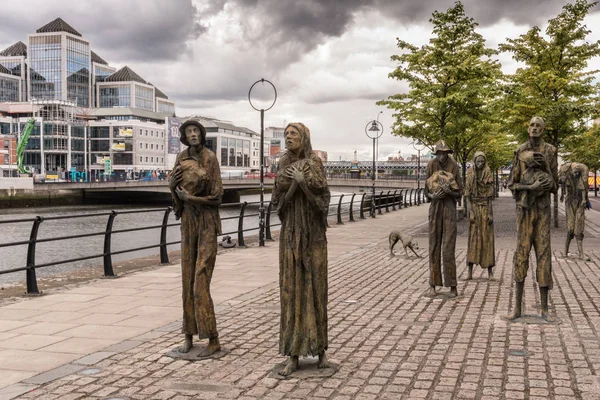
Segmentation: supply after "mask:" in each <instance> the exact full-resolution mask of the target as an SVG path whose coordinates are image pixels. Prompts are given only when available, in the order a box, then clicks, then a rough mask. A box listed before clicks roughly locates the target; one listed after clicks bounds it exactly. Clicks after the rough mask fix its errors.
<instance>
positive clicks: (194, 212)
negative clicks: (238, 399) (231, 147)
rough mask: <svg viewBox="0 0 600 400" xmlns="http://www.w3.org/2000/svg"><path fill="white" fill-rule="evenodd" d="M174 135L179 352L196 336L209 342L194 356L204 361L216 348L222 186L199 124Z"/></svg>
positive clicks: (172, 183)
mask: <svg viewBox="0 0 600 400" xmlns="http://www.w3.org/2000/svg"><path fill="white" fill-rule="evenodd" d="M179 131H180V132H181V138H180V140H181V142H182V143H183V144H185V145H186V146H189V147H188V148H187V149H185V150H183V151H182V152H181V153H179V154H178V155H177V161H176V162H175V166H174V168H173V171H172V172H171V175H170V177H169V187H170V189H171V193H172V195H173V203H174V207H173V209H174V211H175V216H176V218H177V219H179V218H181V271H182V281H183V333H184V334H185V343H184V345H183V346H182V347H181V348H180V349H179V351H180V352H182V353H188V352H189V351H190V349H191V348H192V337H193V335H198V338H199V339H208V340H209V342H208V346H207V347H206V349H204V350H202V351H200V352H199V353H198V356H200V357H205V356H209V355H211V354H213V353H216V352H217V351H219V350H221V345H220V343H219V334H218V332H217V321H216V318H215V309H214V305H213V301H212V298H211V296H210V281H211V279H212V275H213V270H214V268H215V261H216V258H217V235H220V234H221V219H220V217H219V205H220V204H221V199H222V197H223V185H222V182H221V173H220V169H219V162H218V160H217V157H216V155H215V153H213V152H212V151H211V150H209V149H208V148H206V147H205V144H206V129H204V126H203V125H202V124H201V123H200V122H199V121H197V120H194V119H190V120H187V121H185V122H184V123H183V124H182V125H181V127H180V128H179Z"/></svg>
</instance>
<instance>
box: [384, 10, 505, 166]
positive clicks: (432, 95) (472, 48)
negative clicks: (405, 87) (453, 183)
mask: <svg viewBox="0 0 600 400" xmlns="http://www.w3.org/2000/svg"><path fill="white" fill-rule="evenodd" d="M429 21H430V22H431V24H432V25H433V32H432V34H433V35H432V38H431V39H430V40H429V43H428V44H426V45H424V46H422V47H417V46H414V45H412V44H410V43H408V42H406V41H403V40H400V39H398V48H399V49H400V50H401V54H399V55H394V56H392V58H391V59H392V60H393V61H397V62H398V63H399V65H398V66H397V67H396V69H395V70H394V71H393V72H391V73H390V74H389V77H390V78H393V79H397V80H399V81H406V82H408V84H409V88H410V90H409V91H408V93H400V94H395V95H392V96H390V97H389V98H388V99H387V100H382V101H380V102H378V104H379V105H385V106H387V107H388V108H390V109H392V110H393V111H394V118H395V122H394V125H393V127H392V133H393V134H395V135H399V136H404V137H409V138H413V139H415V140H421V141H422V142H423V143H424V144H425V145H427V146H428V147H430V148H432V147H433V145H434V144H435V142H437V141H438V140H439V139H440V138H443V139H444V140H446V142H447V144H448V145H449V146H450V147H451V148H452V149H453V150H454V154H455V156H456V158H457V160H458V161H459V162H460V163H462V164H463V172H464V167H465V165H466V162H467V161H469V160H470V158H471V157H472V156H473V153H474V151H475V150H476V149H477V148H478V147H479V146H481V145H482V144H483V143H484V142H486V141H487V138H486V136H485V135H484V132H482V131H481V130H480V129H479V128H480V127H481V126H482V122H485V121H489V120H490V119H491V118H492V112H491V111H492V104H493V100H494V98H495V97H496V96H497V95H498V94H499V85H498V82H499V79H500V77H501V76H502V73H501V71H500V64H499V63H498V61H496V60H493V59H492V57H493V56H495V55H496V54H497V51H496V50H494V49H491V48H487V47H486V46H485V40H484V38H483V37H482V36H481V35H480V34H479V33H477V32H476V31H475V28H476V27H477V26H478V24H477V23H476V22H475V20H474V19H473V18H470V17H468V16H466V15H465V11H464V7H463V5H462V3H461V2H457V3H455V4H454V6H453V7H450V8H449V9H448V10H447V11H446V12H438V11H435V12H434V13H433V14H432V18H431V19H430V20H429Z"/></svg>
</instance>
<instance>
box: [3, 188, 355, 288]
mask: <svg viewBox="0 0 600 400" xmlns="http://www.w3.org/2000/svg"><path fill="white" fill-rule="evenodd" d="M340 194H341V193H332V199H331V207H330V213H335V212H336V210H337V203H338V201H339V195H340ZM346 195H348V194H346ZM269 200H270V194H267V195H265V202H268V201H269ZM349 200H350V197H348V196H346V197H344V198H343V200H342V202H343V203H346V202H348V201H349ZM241 201H242V202H244V201H246V202H248V203H250V204H249V205H248V206H247V208H246V211H245V215H246V216H247V217H245V218H244V229H249V228H257V227H258V216H257V215H256V214H258V212H259V210H258V201H259V196H258V195H250V196H242V198H241ZM359 207H360V196H359V195H358V194H357V196H356V197H355V200H354V203H353V210H354V212H355V218H358V212H359ZM165 208H166V207H156V206H151V207H143V206H139V205H135V206H116V205H109V206H98V205H89V206H85V205H84V206H65V207H39V208H22V209H7V210H0V221H6V220H15V219H34V218H35V217H36V216H42V217H44V218H49V217H57V216H65V215H89V214H105V215H96V216H89V217H82V218H71V219H57V220H55V219H49V220H44V221H43V222H42V223H41V225H40V227H39V231H38V239H47V238H58V237H64V236H72V235H82V234H91V233H99V232H104V231H105V230H106V224H107V221H108V214H109V213H110V212H111V211H112V210H115V211H118V212H127V211H131V210H146V212H144V213H122V214H119V213H118V214H117V216H116V217H115V219H114V224H113V231H118V230H122V229H131V228H139V227H147V226H152V225H161V224H162V219H163V216H164V209H165ZM348 208H349V204H344V205H343V206H342V211H346V212H347V211H348ZM156 209H162V210H161V211H150V210H156ZM239 214H240V206H239V205H224V206H222V207H221V209H220V215H221V219H222V224H223V233H224V234H227V233H230V234H231V236H232V238H237V233H231V232H234V231H237V229H238V222H239V218H238V216H239ZM271 218H272V220H271V224H278V223H279V219H278V218H277V215H276V213H273V214H272V216H271ZM334 218H335V217H334V216H332V217H330V223H332V222H333V223H335V219H334ZM347 218H348V217H347V215H346V216H345V217H344V220H347ZM176 222H178V221H175V216H174V215H173V213H171V215H170V216H169V223H170V224H172V223H176ZM32 225H33V222H32V221H31V222H29V221H28V222H20V223H7V224H0V243H12V242H19V241H24V240H29V236H30V233H31V228H32ZM276 230H278V227H273V228H272V231H276ZM160 231H161V230H160V228H156V229H149V230H142V231H134V232H125V233H114V234H113V235H112V249H111V251H112V252H116V251H120V250H127V249H131V248H138V247H144V246H151V245H158V244H159V243H160ZM250 235H258V230H254V231H250V232H246V233H245V235H244V236H245V237H248V236H250ZM179 240H181V236H180V230H179V226H171V227H169V228H168V230H167V242H176V241H179ZM179 246H180V245H179V244H174V245H171V246H169V247H168V249H169V251H171V250H177V249H179ZM27 247H28V246H27V244H25V245H20V246H11V247H0V271H3V270H7V269H12V268H20V267H25V266H26V260H27ZM103 251H104V235H99V236H89V237H84V238H77V239H66V240H60V241H50V242H42V243H37V245H36V259H35V263H36V265H41V264H45V263H51V262H55V261H60V260H66V259H73V258H79V257H87V256H92V255H101V254H102V253H103ZM157 254H159V248H158V247H156V248H153V249H146V250H140V251H135V252H129V253H124V254H118V255H114V256H112V260H113V266H116V265H119V264H118V263H119V262H123V261H126V260H131V259H134V258H139V257H146V256H150V255H157ZM87 266H97V267H98V276H101V275H102V273H103V269H102V257H98V258H94V259H90V260H83V261H77V262H72V263H66V264H61V265H53V266H48V267H43V268H39V269H36V274H37V276H40V277H47V276H52V275H57V274H64V273H66V272H69V271H72V270H74V269H76V268H79V267H87ZM24 281H25V272H15V273H9V274H4V275H0V285H2V284H9V283H14V282H24Z"/></svg>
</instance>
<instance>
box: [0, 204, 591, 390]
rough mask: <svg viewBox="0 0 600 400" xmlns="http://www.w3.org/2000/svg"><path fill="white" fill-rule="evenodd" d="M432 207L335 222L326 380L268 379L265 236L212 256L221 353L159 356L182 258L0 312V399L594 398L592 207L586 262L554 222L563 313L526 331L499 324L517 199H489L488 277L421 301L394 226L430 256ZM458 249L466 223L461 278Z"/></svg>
mask: <svg viewBox="0 0 600 400" xmlns="http://www.w3.org/2000/svg"><path fill="white" fill-rule="evenodd" d="M502 194H503V195H506V194H507V192H504V193H502ZM595 204H596V203H595ZM595 204H594V205H595ZM597 209H598V210H600V205H599V207H598V208H597ZM427 211H428V205H426V204H425V205H421V206H412V207H410V208H406V209H402V210H399V211H393V212H390V213H384V214H383V215H381V216H378V217H377V218H376V219H374V220H373V219H365V220H360V221H359V222H355V223H350V222H347V223H345V224H344V225H334V223H335V222H330V223H331V224H332V228H331V229H330V230H329V231H328V246H329V308H328V310H329V351H328V355H329V358H330V359H331V361H333V362H335V363H339V364H340V365H341V369H340V370H339V371H338V372H337V373H336V374H335V375H333V376H332V377H330V378H318V379H317V378H313V379H308V380H297V379H289V380H277V379H273V378H272V377H271V376H270V373H271V369H272V368H273V367H274V366H275V365H276V364H278V363H280V362H282V361H284V358H283V357H281V356H279V355H278V354H277V351H278V333H279V302H278V297H279V291H278V243H277V242H269V243H268V244H267V247H265V248H259V247H257V246H251V247H248V248H246V249H231V250H227V251H225V252H223V254H220V255H219V257H218V258H217V264H216V268H215V276H214V278H213V284H212V288H211V292H212V295H213V299H214V301H215V304H216V311H217V323H218V328H219V334H220V339H221V344H222V346H223V347H225V348H227V349H229V350H230V351H231V353H230V354H228V355H226V356H224V357H222V358H220V359H218V360H205V361H200V362H195V363H190V362H187V361H182V360H174V359H172V358H169V357H167V356H165V353H166V352H167V351H169V350H171V349H173V348H174V347H176V346H178V345H179V344H181V342H182V339H183V335H182V334H181V333H180V318H181V314H182V311H181V282H180V266H179V264H176V265H169V266H159V267H156V268H151V269H149V270H145V271H141V272H136V273H132V274H129V275H126V276H123V277H120V278H118V279H98V280H95V281H93V282H90V283H88V284H83V285H80V286H79V287H76V288H72V289H64V290H60V291H53V292H52V293H49V294H47V295H45V296H41V297H37V298H27V299H16V300H15V301H14V302H11V303H10V304H5V305H2V306H0V399H12V398H19V399H109V398H113V399H117V398H120V399H178V400H181V399H220V398H229V399H244V400H249V399H283V398H294V399H307V398H314V399H340V400H350V399H452V398H461V399H462V398H464V399H479V398H481V399H555V400H559V399H600V259H599V257H600V251H598V250H597V249H598V245H599V244H600V212H598V211H596V210H592V211H590V212H588V213H587V216H588V226H587V229H586V239H585V242H584V246H585V248H586V251H587V254H588V255H589V257H590V259H591V261H588V262H582V261H579V260H578V259H577V258H576V257H575V253H573V255H572V256H571V257H569V258H565V257H564V256H563V254H562V252H563V250H562V248H563V244H564V234H565V225H564V216H563V220H562V221H561V223H562V227H561V228H560V229H557V230H553V232H552V245H553V253H554V257H553V266H554V277H555V287H554V290H552V292H551V303H550V304H551V308H550V311H551V313H552V314H553V315H555V316H556V317H557V319H558V320H559V322H560V323H558V324H547V325H524V324H511V323H507V322H506V321H505V320H503V319H502V316H503V315H505V314H507V313H508V311H509V308H512V295H513V292H512V290H513V286H514V284H513V282H512V262H511V261H512V253H513V249H514V246H515V232H514V201H513V200H512V199H510V198H508V197H505V196H502V197H500V198H499V199H498V200H497V201H496V202H495V218H496V236H497V240H496V255H497V264H498V265H497V268H496V272H495V278H496V280H494V281H488V280H487V279H484V276H486V275H487V271H483V270H481V269H476V270H475V277H476V279H475V280H473V281H470V282H464V281H460V282H459V287H458V289H459V297H458V298H457V299H455V300H440V299H430V298H428V297H425V293H426V290H427V288H428V285H427V278H428V265H427V258H422V259H417V258H414V257H413V256H409V257H408V258H407V257H406V256H405V254H404V251H403V250H402V247H401V246H400V245H397V246H396V254H397V255H396V257H390V256H389V250H388V242H387V235H388V234H389V232H390V230H392V229H398V230H403V231H404V232H410V233H413V234H414V235H415V237H416V239H417V241H418V242H419V245H420V247H421V248H420V250H418V251H419V252H420V254H422V255H424V256H426V255H427V236H426V230H427V223H426V220H427ZM571 251H572V252H574V251H576V245H575V244H574V243H573V245H572V249H571ZM465 255H466V223H465V221H461V223H459V239H458V245H457V264H458V265H459V269H458V274H459V279H464V277H465V276H466V271H465V269H466V268H465V267H466V266H465ZM484 272H485V273H484ZM524 297H525V298H524V313H526V314H528V313H538V312H539V309H538V307H539V294H538V292H537V286H536V285H535V279H534V277H533V275H532V271H531V270H530V273H529V276H528V278H527V283H526V290H525V296H524Z"/></svg>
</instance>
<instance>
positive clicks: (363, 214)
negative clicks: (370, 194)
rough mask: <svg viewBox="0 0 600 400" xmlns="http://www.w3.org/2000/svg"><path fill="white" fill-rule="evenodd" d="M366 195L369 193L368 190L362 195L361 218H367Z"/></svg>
mask: <svg viewBox="0 0 600 400" xmlns="http://www.w3.org/2000/svg"><path fill="white" fill-rule="evenodd" d="M366 195H367V192H364V193H363V195H362V197H361V198H360V213H359V218H360V219H365V196H366Z"/></svg>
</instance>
